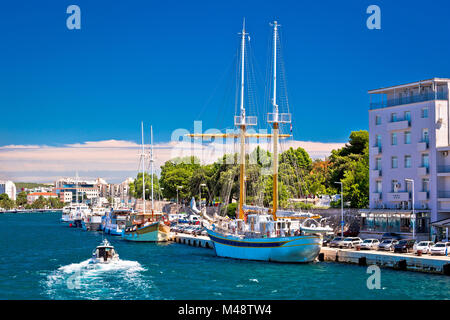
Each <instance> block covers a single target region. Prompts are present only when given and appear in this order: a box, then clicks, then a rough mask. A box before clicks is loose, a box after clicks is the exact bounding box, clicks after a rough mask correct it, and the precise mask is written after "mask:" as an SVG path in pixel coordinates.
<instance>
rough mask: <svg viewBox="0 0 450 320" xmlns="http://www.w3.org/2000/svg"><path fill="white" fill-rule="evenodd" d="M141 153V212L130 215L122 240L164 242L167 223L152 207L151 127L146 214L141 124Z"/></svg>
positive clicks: (166, 236) (168, 234)
mask: <svg viewBox="0 0 450 320" xmlns="http://www.w3.org/2000/svg"><path fill="white" fill-rule="evenodd" d="M141 134H142V153H141V155H140V161H141V164H142V203H143V210H142V212H140V213H137V214H134V215H130V216H129V217H128V219H127V223H126V226H125V228H124V230H123V231H122V238H123V239H125V240H128V241H139V242H164V241H168V240H169V239H170V227H169V222H168V220H167V219H166V217H165V214H163V213H162V212H159V211H156V210H155V207H154V200H153V196H154V192H153V162H154V160H153V127H150V137H151V138H150V141H151V142H150V146H151V147H150V166H151V211H150V213H147V212H146V204H145V158H146V157H147V155H146V153H145V149H144V125H143V123H141Z"/></svg>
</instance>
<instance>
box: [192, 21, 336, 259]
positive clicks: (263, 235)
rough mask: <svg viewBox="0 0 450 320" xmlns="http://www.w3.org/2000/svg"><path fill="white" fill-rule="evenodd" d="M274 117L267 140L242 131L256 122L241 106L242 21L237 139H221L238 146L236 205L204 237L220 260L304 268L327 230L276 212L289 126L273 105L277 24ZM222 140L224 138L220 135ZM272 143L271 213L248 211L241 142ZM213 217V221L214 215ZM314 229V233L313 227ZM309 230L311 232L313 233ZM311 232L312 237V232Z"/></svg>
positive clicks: (303, 217)
mask: <svg viewBox="0 0 450 320" xmlns="http://www.w3.org/2000/svg"><path fill="white" fill-rule="evenodd" d="M272 25H273V43H274V44H273V97H272V106H273V112H272V113H269V114H268V115H267V119H268V122H269V124H270V125H271V126H272V134H249V133H247V127H249V126H255V125H256V123H257V119H256V117H253V116H247V115H246V112H245V106H244V86H245V82H244V80H245V77H244V74H245V73H244V67H245V65H246V64H245V61H244V60H245V56H246V54H245V42H246V36H247V35H248V34H247V33H246V31H245V20H244V24H243V28H242V32H241V54H240V60H241V66H240V76H241V79H240V80H241V82H240V115H239V116H235V121H234V124H235V126H236V127H237V128H239V133H238V134H226V135H225V136H227V137H233V138H237V139H238V140H239V141H240V155H239V156H240V159H239V160H240V161H239V162H240V163H239V166H240V168H239V205H238V208H237V217H236V219H234V220H233V219H229V218H228V217H225V218H218V219H217V217H216V220H215V221H214V223H212V224H211V227H208V228H207V233H208V235H209V237H210V239H211V240H212V241H213V244H214V250H215V252H216V255H217V256H219V257H226V258H235V259H245V260H259V261H274V262H297V263H305V262H311V261H314V260H315V259H316V257H317V256H318V254H319V252H320V248H321V235H322V234H324V233H326V232H329V231H330V230H331V228H329V227H327V226H322V225H321V223H320V222H319V221H317V220H316V219H317V218H319V217H318V216H314V215H313V214H311V213H307V212H305V213H297V212H294V211H284V210H279V208H278V140H279V139H280V138H286V137H290V135H283V134H280V133H279V129H280V125H282V124H288V123H291V114H290V113H280V112H279V109H278V105H277V102H276V99H277V95H276V75H277V71H276V68H277V41H278V26H279V25H278V23H277V22H276V21H275V22H274V23H273V24H272ZM189 136H191V137H208V138H211V137H215V136H216V135H215V134H190V135H189ZM221 136H222V137H223V134H221ZM261 137H264V138H268V137H270V138H272V141H273V159H272V169H273V173H272V175H273V185H272V192H273V201H272V207H271V208H264V207H257V206H247V205H246V203H245V196H246V195H245V180H246V178H245V175H246V173H245V172H246V167H245V153H246V139H248V138H261ZM215 216H217V215H215ZM312 226H314V227H312ZM313 229H314V230H313ZM311 231H314V232H311Z"/></svg>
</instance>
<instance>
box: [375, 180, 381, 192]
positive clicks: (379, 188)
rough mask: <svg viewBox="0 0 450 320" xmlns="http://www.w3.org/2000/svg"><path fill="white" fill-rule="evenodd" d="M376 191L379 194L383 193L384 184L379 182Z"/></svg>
mask: <svg viewBox="0 0 450 320" xmlns="http://www.w3.org/2000/svg"><path fill="white" fill-rule="evenodd" d="M376 190H377V193H381V190H382V183H381V181H377V186H376Z"/></svg>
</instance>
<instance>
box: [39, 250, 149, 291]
mask: <svg viewBox="0 0 450 320" xmlns="http://www.w3.org/2000/svg"><path fill="white" fill-rule="evenodd" d="M89 260H90V259H87V260H85V261H82V262H80V263H72V264H68V265H65V266H62V267H59V268H58V269H57V270H55V271H53V272H51V273H50V274H48V276H47V279H46V281H45V284H44V285H45V287H46V293H47V294H48V295H50V296H52V297H53V298H67V293H69V295H72V294H75V295H76V296H78V297H84V298H88V299H101V298H102V297H103V294H104V292H103V291H105V290H106V291H108V292H109V293H106V295H107V296H109V297H110V298H111V295H112V297H113V296H115V295H116V294H120V291H121V289H120V287H121V285H120V283H122V285H123V282H125V283H128V284H131V283H132V284H133V286H134V288H139V289H140V290H142V291H146V290H148V289H150V288H152V287H153V286H152V283H149V282H148V281H145V280H144V279H143V278H142V274H141V272H142V271H146V269H145V268H144V267H142V266H141V264H140V263H139V262H137V261H130V260H117V261H114V262H111V263H107V264H102V263H98V264H89ZM113 279H115V280H117V281H118V282H115V281H114V280H113ZM111 281H114V282H113V283H115V284H116V285H118V286H119V287H118V288H115V287H114V284H113V283H111ZM74 289H75V290H74ZM68 298H70V296H69V297H68Z"/></svg>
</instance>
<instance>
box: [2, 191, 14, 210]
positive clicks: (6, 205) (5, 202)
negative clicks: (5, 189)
mask: <svg viewBox="0 0 450 320" xmlns="http://www.w3.org/2000/svg"><path fill="white" fill-rule="evenodd" d="M15 205H16V203H15V201H14V200H11V199H10V198H9V196H8V195H7V194H6V193H2V194H0V208H3V209H6V210H9V209H12V208H14V207H15Z"/></svg>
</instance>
